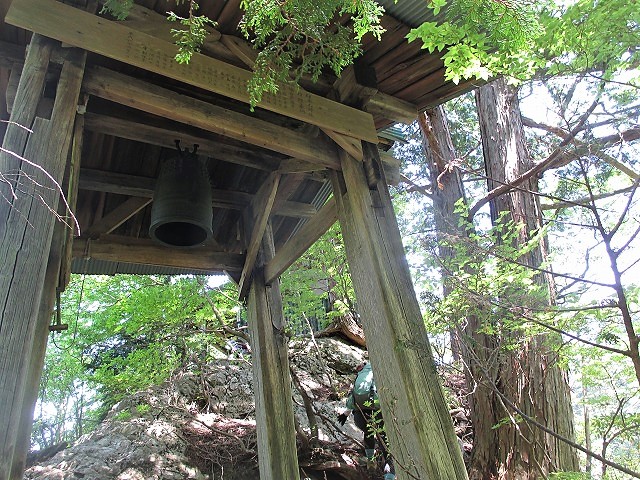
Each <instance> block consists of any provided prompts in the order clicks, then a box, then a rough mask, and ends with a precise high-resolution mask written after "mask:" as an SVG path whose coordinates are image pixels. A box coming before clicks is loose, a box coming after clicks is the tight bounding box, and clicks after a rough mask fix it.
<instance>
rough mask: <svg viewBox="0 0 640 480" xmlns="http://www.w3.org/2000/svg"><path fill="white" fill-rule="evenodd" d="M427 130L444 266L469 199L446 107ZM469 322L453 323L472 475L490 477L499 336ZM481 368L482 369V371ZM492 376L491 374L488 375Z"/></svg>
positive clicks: (494, 472)
mask: <svg viewBox="0 0 640 480" xmlns="http://www.w3.org/2000/svg"><path fill="white" fill-rule="evenodd" d="M418 123H419V125H420V129H421V131H422V136H423V139H422V141H423V147H424V152H425V157H426V160H427V164H428V166H429V170H430V176H431V185H433V209H434V222H435V227H436V239H437V241H438V256H439V258H440V261H441V262H442V265H447V263H449V261H450V260H451V259H452V258H453V256H454V254H455V252H454V251H453V249H452V248H451V247H448V246H447V245H446V244H443V241H444V242H446V241H447V240H449V241H450V240H453V241H456V239H462V238H466V237H467V236H468V233H469V232H467V231H465V229H464V228H463V227H462V226H461V225H460V223H459V222H458V220H460V215H459V214H458V213H456V212H455V204H456V203H457V202H458V201H459V200H460V199H463V198H464V189H463V184H462V181H461V179H460V174H459V171H458V169H457V168H454V169H451V168H449V166H450V164H451V162H452V161H453V160H454V159H455V157H456V154H455V151H454V147H453V143H452V140H451V134H450V132H449V126H448V123H447V118H446V114H445V112H444V110H443V109H442V107H438V108H435V109H431V110H427V111H426V112H425V114H423V115H420V116H419V117H418ZM440 272H441V275H442V284H443V294H444V296H447V295H448V294H449V293H450V292H451V291H452V288H453V285H452V281H453V280H455V279H453V278H452V272H451V270H450V269H448V268H441V270H440ZM465 321H466V322H465V325H464V326H461V327H459V328H455V327H454V331H453V332H452V335H451V339H452V340H451V343H452V348H453V350H454V351H456V352H457V353H458V356H459V357H461V358H462V359H463V360H464V364H465V365H466V366H467V367H468V368H466V369H465V377H466V382H467V385H468V388H469V391H470V392H471V394H470V396H469V404H470V409H471V424H472V425H473V450H472V452H471V461H470V468H469V478H470V479H472V480H474V479H475V480H485V479H487V480H489V479H495V478H497V476H498V464H497V462H496V459H497V458H498V438H497V435H496V431H495V429H494V428H493V426H494V425H496V424H497V423H498V421H499V419H500V418H499V417H498V415H497V413H498V411H499V407H498V404H497V399H496V396H495V393H494V390H493V388H492V385H491V383H493V382H494V381H495V378H496V373H495V368H492V367H491V366H490V365H489V364H490V362H489V358H490V356H491V355H492V353H493V352H494V351H495V349H496V348H497V342H496V340H495V339H494V338H493V337H491V336H489V335H485V334H484V333H481V332H480V328H479V327H480V325H479V322H480V320H479V319H478V318H477V317H475V316H472V317H469V318H466V319H465ZM481 369H482V370H483V371H481ZM487 375H489V377H490V378H488V379H487V378H486V377H487Z"/></svg>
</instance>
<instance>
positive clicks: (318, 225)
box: [264, 198, 338, 285]
mask: <svg viewBox="0 0 640 480" xmlns="http://www.w3.org/2000/svg"><path fill="white" fill-rule="evenodd" d="M337 219H338V210H337V208H336V202H335V200H334V199H333V198H332V199H330V200H329V201H328V202H327V203H325V205H324V206H323V207H322V208H321V209H320V210H319V211H318V213H317V214H316V215H315V216H314V217H313V218H311V219H310V220H309V221H308V222H307V223H305V224H304V225H303V226H302V228H301V229H300V230H299V231H298V233H297V234H296V235H294V237H293V238H291V239H289V241H288V242H287V243H285V244H284V246H283V247H282V248H281V249H280V250H278V252H276V254H275V255H274V257H273V258H272V259H271V260H269V263H267V264H266V265H265V267H264V278H265V282H266V284H267V285H271V283H272V282H273V281H274V280H276V279H277V278H278V277H279V276H280V275H282V273H283V272H284V271H286V270H287V268H289V267H290V266H291V265H292V264H293V263H294V262H295V261H296V260H297V259H298V258H300V256H301V255H302V254H303V253H304V252H306V251H307V250H308V249H309V247H311V245H313V244H314V243H315V242H316V241H317V240H318V239H319V238H320V237H321V236H322V235H324V234H325V232H326V231H327V230H329V228H331V226H332V225H333V224H334V223H336V220H337Z"/></svg>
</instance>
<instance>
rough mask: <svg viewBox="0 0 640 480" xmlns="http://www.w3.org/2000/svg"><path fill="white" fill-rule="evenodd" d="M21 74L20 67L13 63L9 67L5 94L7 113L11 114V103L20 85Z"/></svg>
mask: <svg viewBox="0 0 640 480" xmlns="http://www.w3.org/2000/svg"><path fill="white" fill-rule="evenodd" d="M21 74H22V65H20V64H19V63H14V64H13V66H12V67H11V73H10V74H9V82H8V83H7V89H6V92H5V96H6V101H7V112H9V113H11V110H13V102H14V101H15V99H16V93H17V92H18V84H19V83H20V75H21Z"/></svg>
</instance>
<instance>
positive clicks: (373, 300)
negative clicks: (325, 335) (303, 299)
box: [332, 144, 467, 480]
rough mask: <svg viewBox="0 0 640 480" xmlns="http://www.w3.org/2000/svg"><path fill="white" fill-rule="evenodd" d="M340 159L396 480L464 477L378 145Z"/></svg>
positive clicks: (343, 209)
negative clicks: (358, 156)
mask: <svg viewBox="0 0 640 480" xmlns="http://www.w3.org/2000/svg"><path fill="white" fill-rule="evenodd" d="M340 160H341V165H342V172H332V183H333V189H334V196H335V198H336V204H337V206H338V216H339V217H338V218H339V220H340V224H341V227H342V233H343V236H344V241H345V248H346V253H347V259H348V261H349V267H350V270H351V277H352V279H353V283H354V287H355V291H356V298H357V300H358V311H359V313H360V315H361V317H362V324H363V328H364V332H365V336H366V338H367V346H368V349H369V357H370V360H371V364H372V366H373V370H374V374H375V377H376V383H377V385H378V391H379V394H380V399H381V409H382V415H383V418H384V421H385V431H386V432H387V436H388V439H389V443H390V451H391V453H392V455H393V456H394V458H395V464H396V474H397V478H398V479H399V480H406V479H414V478H421V479H427V478H428V479H429V480H441V479H442V480H444V479H446V480H462V479H466V478H467V473H466V470H465V466H464V462H463V460H462V453H461V451H460V447H459V444H458V441H457V438H456V436H455V433H454V430H453V425H452V423H451V417H450V415H449V409H448V407H447V405H446V403H445V400H444V396H443V393H442V387H441V386H440V382H439V380H438V376H437V373H436V368H435V364H434V362H433V356H432V353H431V347H430V345H429V340H428V338H427V334H426V330H425V327H424V323H423V320H422V315H421V313H420V309H419V305H418V302H417V299H416V295H415V292H414V289H413V284H412V280H411V277H410V273H409V267H408V264H407V261H406V257H405V253H404V249H403V246H402V239H401V236H400V231H399V229H398V225H397V220H396V217H395V214H394V211H393V207H392V205H391V198H390V196H389V191H388V189H387V185H386V181H385V179H384V173H383V171H382V165H381V162H380V158H379V156H378V152H377V148H376V147H375V146H373V145H371V144H364V162H360V161H357V160H355V159H354V158H353V157H351V156H349V155H348V154H347V153H345V152H342V154H341V159H340Z"/></svg>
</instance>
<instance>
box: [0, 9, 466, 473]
mask: <svg viewBox="0 0 640 480" xmlns="http://www.w3.org/2000/svg"><path fill="white" fill-rule="evenodd" d="M80 1H81V0H80ZM382 3H383V4H385V6H386V7H387V10H388V14H386V15H385V16H384V18H383V22H382V23H383V26H384V27H385V28H386V30H387V32H386V33H385V34H384V35H383V37H382V40H381V41H376V40H375V39H373V38H365V41H364V53H363V55H362V58H361V60H360V61H358V62H357V64H356V65H354V66H352V67H349V68H348V69H346V70H345V71H344V72H343V74H342V75H341V76H340V78H335V77H334V76H333V75H332V74H327V75H325V76H323V77H321V78H320V79H319V81H318V82H315V83H314V82H311V81H309V80H307V79H302V80H301V82H300V88H297V87H294V86H292V85H284V86H282V87H281V88H280V91H279V93H278V94H277V95H266V96H265V97H264V98H263V101H262V102H261V103H260V104H259V105H258V107H256V108H255V110H254V111H252V110H251V109H250V108H249V105H248V93H247V91H246V88H245V85H246V81H247V80H248V78H249V77H250V75H251V66H252V65H253V62H254V60H255V57H256V52H255V51H254V50H253V48H252V47H251V45H250V44H249V43H247V41H246V40H245V39H244V38H242V36H241V35H240V34H239V32H238V24H239V22H240V20H241V18H242V11H241V10H240V8H239V5H240V0H202V1H201V2H200V7H201V13H202V14H204V15H207V16H209V17H210V18H212V19H213V20H215V21H216V22H217V27H216V29H215V30H213V29H212V30H211V32H210V35H209V37H208V39H207V40H206V42H205V44H204V46H203V49H202V53H201V54H196V55H194V57H193V58H192V60H191V62H190V63H189V64H188V65H180V64H178V63H176V62H175V61H174V60H173V58H174V55H175V52H176V47H175V46H174V45H173V44H172V39H171V36H170V33H169V27H168V26H167V22H166V19H165V12H166V11H167V10H171V9H177V11H178V13H180V10H179V9H180V8H182V7H176V5H175V4H173V3H172V2H169V4H168V5H167V3H166V2H165V0H137V1H136V3H135V5H134V6H133V8H132V11H131V14H130V16H129V17H128V19H127V20H125V21H121V22H118V21H115V20H113V19H110V18H106V17H105V16H104V15H100V14H95V13H92V12H94V11H95V10H96V7H95V4H94V3H91V6H87V5H86V4H84V3H81V4H69V2H67V3H61V2H59V1H57V0H0V22H1V23H0V35H1V38H0V119H2V120H10V122H2V123H0V138H2V139H3V149H4V150H3V152H0V175H2V174H8V173H10V172H15V171H18V172H24V174H25V176H26V175H28V177H26V178H30V179H36V182H34V184H35V185H38V183H37V182H38V180H37V179H38V178H39V176H40V177H41V180H40V181H41V182H42V183H47V182H49V180H51V179H55V180H56V181H59V184H60V185H61V186H62V191H63V193H65V194H66V201H68V203H69V206H70V207H71V211H73V212H74V213H75V218H76V219H77V222H78V226H79V233H80V235H79V236H78V231H77V230H76V229H74V228H63V227H61V226H60V224H58V225H55V224H54V220H53V214H52V212H51V211H50V210H47V209H46V208H43V207H42V205H38V204H37V203H38V202H36V200H41V203H42V204H46V205H48V206H50V207H52V208H53V209H54V210H55V206H56V205H57V203H58V201H59V198H60V195H59V194H58V192H57V191H56V189H55V188H48V189H46V190H42V191H36V192H35V193H33V192H32V195H30V196H29V195H13V194H14V193H15V192H16V191H18V190H19V189H16V187H17V186H19V182H20V179H21V178H22V177H20V176H16V177H15V178H13V177H11V180H10V181H8V182H0V194H2V195H3V196H4V198H5V199H6V200H7V202H6V203H0V218H2V219H3V220H2V221H3V222H5V223H4V224H1V225H0V244H1V247H2V249H1V250H0V287H1V288H0V311H1V312H2V317H0V411H3V412H4V413H3V415H0V417H2V418H0V480H5V479H6V478H12V479H13V478H21V475H22V469H23V467H24V457H25V456H26V450H27V448H28V441H29V435H28V433H29V429H30V425H31V418H32V414H33V405H34V403H35V398H36V397H37V386H38V381H39V377H40V373H41V369H42V362H43V358H44V351H45V348H46V341H47V334H48V332H49V320H50V313H51V311H52V309H53V305H54V299H55V291H56V289H58V290H60V289H64V288H65V286H66V284H67V282H68V280H69V275H70V272H71V271H72V270H73V271H76V272H80V273H107V274H112V273H118V272H124V273H141V274H151V273H213V272H226V273H228V274H229V276H230V277H232V278H233V279H234V280H235V281H236V282H238V284H239V287H240V295H241V297H242V298H245V299H246V300H247V304H248V311H249V324H250V329H251V331H252V350H253V361H254V374H255V382H254V383H255V385H256V405H257V407H256V409H257V414H256V415H257V428H258V440H259V457H260V471H261V478H262V479H265V480H266V479H278V480H282V479H284V478H286V479H291V480H295V479H297V478H299V472H298V469H297V460H296V458H295V457H296V455H295V433H294V428H293V413H292V412H293V410H292V406H291V403H290V402H287V401H284V402H283V401H282V399H283V398H289V399H290V398H291V395H290V382H289V380H288V375H289V373H288V372H289V369H288V360H287V358H286V355H287V354H286V348H285V345H286V333H285V330H284V326H285V320H284V318H283V315H282V308H281V299H280V293H279V286H278V277H279V275H280V274H281V273H282V272H283V271H285V270H286V268H288V267H289V266H290V265H291V264H292V263H293V262H294V261H295V260H296V259H297V258H298V257H299V256H300V255H301V254H302V253H304V251H305V250H306V249H307V248H308V247H309V246H310V245H312V244H313V242H314V241H315V240H316V239H318V238H319V237H320V236H321V235H322V234H323V233H324V232H325V231H326V230H327V229H328V228H329V227H330V226H331V225H332V224H333V223H335V222H336V220H339V221H340V224H341V227H342V230H343V235H344V238H345V245H346V251H347V257H348V259H349V264H350V266H351V271H352V277H353V279H354V285H355V288H356V295H357V297H358V303H359V305H361V309H362V312H361V314H362V316H363V318H366V319H370V320H368V321H367V322H365V324H364V331H365V334H366V336H367V340H368V345H369V352H370V358H371V361H372V363H373V366H374V369H375V370H376V372H377V379H378V383H379V384H380V386H381V405H382V410H383V414H384V415H385V417H386V418H395V419H397V421H398V424H399V425H402V426H403V427H402V428H403V430H402V432H401V433H400V432H399V431H398V432H396V431H389V432H388V434H389V441H390V443H391V446H392V448H394V449H395V450H393V451H394V455H395V456H396V458H397V459H398V460H399V463H400V464H403V465H407V466H411V467H410V468H411V469H413V470H412V472H413V473H412V475H413V476H412V477H411V478H433V479H440V478H443V479H444V478H447V479H452V480H453V479H456V480H459V479H463V478H465V476H466V473H465V471H464V465H463V462H462V457H461V455H460V452H459V448H458V444H457V441H456V439H455V434H454V433H453V428H452V427H451V424H450V418H449V417H448V410H447V408H446V405H445V403H444V399H443V397H442V393H441V391H440V386H439V383H438V380H437V378H436V376H435V371H434V370H433V368H432V359H431V353H430V347H429V343H428V340H427V337H426V333H425V330H424V325H423V324H422V318H421V314H420V310H419V306H418V303H417V300H416V298H415V292H414V291H413V286H412V283H411V279H410V275H409V271H408V266H407V264H406V259H405V258H404V251H403V248H402V241H401V238H400V233H399V230H398V227H397V223H396V220H395V214H394V212H393V208H392V205H391V200H390V196H389V192H388V184H389V183H393V182H394V179H396V180H397V177H398V169H399V162H398V161H397V160H396V159H394V158H393V157H392V156H391V155H389V154H388V153H387V152H386V150H387V149H388V147H389V141H388V140H387V139H386V136H385V135H379V131H380V130H381V129H383V128H385V127H387V126H390V125H392V124H393V123H395V122H404V123H409V122H411V121H413V120H414V119H415V118H416V116H417V113H418V111H420V110H423V109H425V108H428V107H432V106H435V105H437V104H439V103H441V102H443V101H445V100H447V99H450V98H452V97H454V96H456V95H458V94H459V93H461V92H462V91H465V90H468V89H470V88H471V87H472V85H471V84H470V83H466V84H460V85H454V84H452V83H450V82H446V81H445V80H444V68H443V64H442V61H441V60H440V59H439V58H438V56H435V55H430V54H428V53H427V52H426V51H423V50H421V49H420V46H419V45H418V44H417V43H412V44H410V43H407V41H406V39H405V36H406V34H407V33H408V31H409V29H410V27H411V26H416V25H407V24H405V23H402V22H401V21H400V20H398V19H397V18H394V16H393V13H394V11H395V12H396V13H398V15H399V17H403V18H410V17H411V14H410V13H411V12H413V10H414V9H416V10H418V9H419V8H420V5H421V2H419V0H403V1H401V2H399V4H398V5H396V4H395V3H394V2H393V0H384V1H383V2H382ZM425 15H427V16H428V13H425V12H424V11H423V12H422V13H420V14H419V15H418V16H419V18H421V19H424V17H425ZM27 45H29V46H28V48H27ZM20 125H25V126H27V127H30V128H31V129H32V131H31V132H27V131H26V130H24V129H23V128H22V127H20ZM175 140H180V141H181V143H182V146H183V147H186V148H190V147H192V146H193V145H195V144H197V145H199V149H198V154H199V156H200V158H202V159H204V161H205V164H206V172H207V177H208V180H209V181H210V182H211V184H212V188H213V191H212V206H211V208H212V211H213V221H212V227H213V236H212V238H211V239H210V240H208V241H207V242H206V243H205V244H204V245H202V246H199V247H197V248H192V249H171V248H167V247H166V246H162V245H158V244H156V243H154V242H153V241H152V240H151V239H150V238H149V225H150V210H151V206H152V202H153V196H154V189H155V186H156V184H157V181H158V180H157V179H158V174H159V170H160V165H161V162H162V161H163V160H164V159H166V158H168V157H170V156H172V155H175V145H174V142H175ZM16 155H17V156H16ZM29 159H33V161H30V160H29ZM34 164H35V166H34ZM43 170H46V171H47V172H49V175H50V177H46V178H45V177H43V176H42V175H43ZM5 179H6V177H5ZM11 182H18V183H11ZM32 187H33V188H35V187H34V186H33V185H32V186H31V187H29V188H32ZM12 189H13V190H12ZM20 193H22V192H21V191H20ZM62 210H64V211H62ZM62 210H61V212H62V213H61V215H65V214H66V210H65V209H62ZM31 297H33V298H32V299H31ZM25 298H29V299H30V300H32V301H29V302H25V301H24V299H25ZM385 391H386V392H393V395H391V394H389V393H387V394H385V393H384V392H385ZM273 419H276V420H275V421H274V420H273ZM425 438H426V439H427V440H428V441H425ZM408 468H409V467H408ZM399 478H400V479H402V478H404V477H403V476H402V474H401V475H400V476H399ZM406 478H409V477H406Z"/></svg>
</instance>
